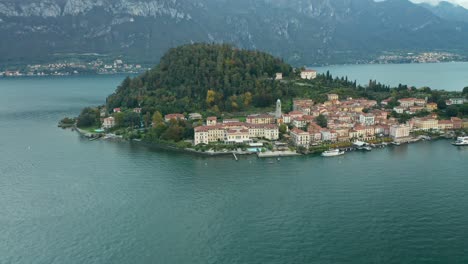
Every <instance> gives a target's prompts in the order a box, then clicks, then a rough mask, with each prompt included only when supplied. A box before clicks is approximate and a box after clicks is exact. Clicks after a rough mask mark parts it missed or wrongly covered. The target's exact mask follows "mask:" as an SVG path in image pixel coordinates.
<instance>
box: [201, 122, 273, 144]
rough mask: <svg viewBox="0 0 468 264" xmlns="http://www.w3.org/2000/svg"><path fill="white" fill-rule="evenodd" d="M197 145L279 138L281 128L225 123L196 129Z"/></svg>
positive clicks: (268, 125)
mask: <svg viewBox="0 0 468 264" xmlns="http://www.w3.org/2000/svg"><path fill="white" fill-rule="evenodd" d="M194 131H195V136H194V138H195V142H194V143H195V145H199V144H208V143H212V142H224V143H249V142H252V139H253V138H265V139H267V140H278V139H279V129H278V127H277V126H276V125H271V124H248V123H242V122H237V123H223V124H218V125H207V126H200V127H196V128H195V129H194Z"/></svg>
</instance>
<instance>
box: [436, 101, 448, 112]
mask: <svg viewBox="0 0 468 264" xmlns="http://www.w3.org/2000/svg"><path fill="white" fill-rule="evenodd" d="M437 108H439V109H441V110H444V109H446V108H447V103H445V100H444V99H439V100H438V101H437Z"/></svg>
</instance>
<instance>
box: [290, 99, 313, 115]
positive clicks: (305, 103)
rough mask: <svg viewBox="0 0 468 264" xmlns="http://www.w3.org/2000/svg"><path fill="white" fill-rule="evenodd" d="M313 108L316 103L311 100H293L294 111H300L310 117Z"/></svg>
mask: <svg viewBox="0 0 468 264" xmlns="http://www.w3.org/2000/svg"><path fill="white" fill-rule="evenodd" d="M313 106H314V101H312V100H311V99H294V100H293V111H300V112H302V113H304V114H306V115H310V113H311V110H312V108H313Z"/></svg>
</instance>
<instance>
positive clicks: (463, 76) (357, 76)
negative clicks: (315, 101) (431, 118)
mask: <svg viewBox="0 0 468 264" xmlns="http://www.w3.org/2000/svg"><path fill="white" fill-rule="evenodd" d="M311 68H313V69H315V70H317V71H318V72H319V73H325V72H327V71H330V73H331V74H333V76H340V77H341V76H348V78H349V79H350V80H356V81H357V82H358V83H360V84H362V85H365V84H367V83H369V80H370V79H373V80H377V81H378V82H381V83H384V84H387V85H391V86H398V84H400V83H401V84H407V85H411V86H416V87H423V86H428V87H431V88H432V89H443V90H448V91H460V90H462V89H463V87H466V86H468V62H446V63H421V64H415V63H412V64H362V65H355V64H352V65H333V66H324V67H311Z"/></svg>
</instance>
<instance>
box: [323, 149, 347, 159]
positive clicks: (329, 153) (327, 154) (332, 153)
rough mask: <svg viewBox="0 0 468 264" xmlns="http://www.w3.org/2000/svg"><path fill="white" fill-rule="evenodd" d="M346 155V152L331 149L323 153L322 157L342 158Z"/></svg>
mask: <svg viewBox="0 0 468 264" xmlns="http://www.w3.org/2000/svg"><path fill="white" fill-rule="evenodd" d="M344 154H345V152H344V151H341V150H339V149H331V150H327V151H324V152H323V153H322V157H335V156H341V155H344Z"/></svg>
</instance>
